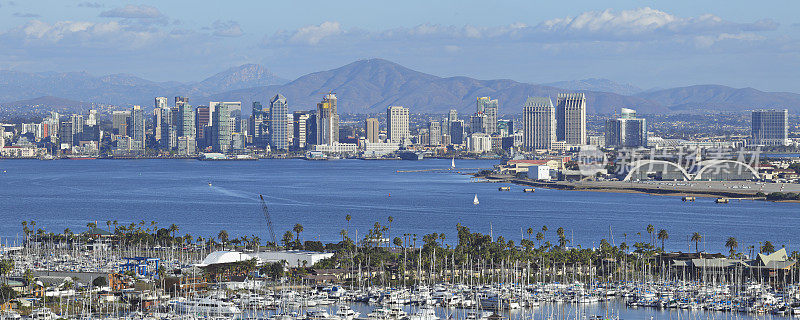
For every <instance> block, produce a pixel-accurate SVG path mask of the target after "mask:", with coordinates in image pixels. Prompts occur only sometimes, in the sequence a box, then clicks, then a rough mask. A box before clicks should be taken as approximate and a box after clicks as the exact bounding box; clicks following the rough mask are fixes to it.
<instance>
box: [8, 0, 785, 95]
mask: <svg viewBox="0 0 800 320" xmlns="http://www.w3.org/2000/svg"><path fill="white" fill-rule="evenodd" d="M309 4H310V5H309V6H299V7H303V8H305V9H304V10H303V11H302V13H301V12H300V11H298V6H292V5H289V4H270V5H269V7H265V6H266V4H258V3H252V2H251V3H247V2H243V3H236V4H227V5H225V6H215V8H214V10H210V9H209V8H208V7H206V6H191V5H188V3H186V2H181V1H175V2H170V3H156V2H143V3H141V4H138V5H131V4H127V3H123V2H114V1H112V2H104V3H92V2H78V1H76V2H54V3H51V4H50V5H48V6H44V5H41V3H39V2H37V3H19V2H8V3H2V4H0V5H2V7H3V8H4V11H6V12H7V18H8V19H5V20H4V21H3V22H0V44H4V47H6V48H9V49H10V50H9V51H6V54H5V55H2V56H0V69H11V70H18V71H57V72H65V71H88V72H90V73H93V74H97V75H102V74H114V73H132V74H135V75H138V76H141V77H144V78H147V79H152V80H154V81H167V80H170V81H173V80H178V81H191V80H195V79H199V78H202V77H205V76H209V75H211V74H213V73H214V72H216V71H217V69H218V68H219V66H227V67H231V66H236V65H241V64H244V63H260V64H262V65H265V66H266V67H267V68H268V69H269V70H272V71H273V72H275V73H276V74H277V75H279V76H282V77H284V78H287V79H294V78H296V77H298V76H300V75H302V74H305V73H309V72H313V71H316V70H326V69H331V68H333V67H336V66H339V65H342V64H344V63H347V62H349V61H353V60H357V59H363V58H385V59H390V60H393V61H397V62H399V63H402V64H405V65H409V66H410V67H412V68H415V69H422V70H426V71H427V72H430V73H435V74H441V75H443V76H458V75H466V76H471V77H475V78H479V79H503V78H511V79H515V80H518V81H522V82H527V83H551V82H556V81H564V80H577V79H585V78H608V79H613V80H615V81H617V82H621V83H631V84H634V85H636V86H639V87H641V88H643V89H649V88H653V87H675V86H685V85H693V84H707V83H718V84H722V85H729V86H734V87H755V88H759V89H762V90H767V91H796V90H795V88H796V81H795V78H794V75H793V74H792V73H791V72H790V71H789V70H792V69H796V68H792V66H798V63H800V59H798V55H797V52H798V50H797V48H798V34H799V33H800V21H797V20H798V19H797V18H796V17H794V16H792V15H790V14H788V12H791V11H792V10H791V9H788V8H793V7H796V6H797V4H795V3H792V2H788V1H778V2H772V3H765V4H760V5H759V6H757V7H755V6H752V5H749V3H745V2H733V3H730V2H726V3H725V5H724V6H720V5H719V4H720V3H718V2H709V3H704V4H695V3H692V4H691V5H690V4H689V2H671V3H669V4H666V3H659V4H655V3H639V2H634V1H619V2H617V3H615V4H614V5H608V4H599V3H593V2H590V1H579V2H577V3H576V4H575V5H573V6H561V5H558V4H556V3H537V4H530V3H526V2H521V1H511V2H506V3H504V4H503V5H501V6H490V5H488V4H481V3H477V2H476V3H472V4H461V3H454V2H442V3H437V4H435V5H430V4H427V6H428V8H429V9H428V10H425V11H424V12H419V11H418V10H413V8H415V4H414V2H409V3H394V4H392V3H387V4H382V5H381V6H380V7H376V6H374V5H368V6H362V5H359V4H357V3H356V2H342V3H337V4H335V5H333V4H325V3H322V2H314V1H311V2H309ZM261 7H264V8H263V9H264V10H253V9H258V8H261ZM270 10H281V11H282V12H287V13H288V14H286V15H284V16H285V17H278V18H276V19H277V20H276V22H279V23H276V24H264V23H263V22H261V21H262V19H254V15H255V13H256V12H268V11H270ZM251 12H252V13H251ZM356 12H357V13H360V14H355V13H356ZM403 12H408V13H410V12H414V14H413V15H403V14H397V13H403ZM388 13H395V14H391V15H390V14H388ZM387 16H390V17H391V18H387ZM477 16H480V17H482V19H474V17H477ZM210 43H215V44H218V45H215V46H208V44H210ZM396 44H400V45H399V46H397V45H396ZM486 46H488V47H490V48H492V49H494V50H492V51H494V52H496V53H498V54H495V55H494V56H487V55H485V54H482V53H480V52H484V51H485V50H476V49H477V48H481V47H486ZM354 47H358V48H359V49H360V50H353V48H354ZM144 48H148V50H144V51H143V50H142V49H144ZM198 48H204V50H197V49H198ZM323 48H324V50H326V53H327V54H326V55H319V54H318V53H319V52H320V50H323ZM392 48H394V49H401V50H394V51H392V50H388V49H392ZM97 52H103V56H98V54H97ZM176 52H177V53H181V54H175V53H176ZM420 52H422V53H425V54H424V55H423V56H418V55H417V54H416V53H420ZM522 52H528V53H533V54H534V55H533V56H528V55H526V56H524V57H523V56H520V54H521V53H522ZM677 57H680V58H681V59H679V61H676V59H675V58H677ZM122 61H125V63H121V62H122ZM476 61H481V62H482V63H480V64H476V63H475V62H476ZM465 65H469V66H471V67H470V68H467V69H465V68H463V66H465ZM642 69H646V70H648V72H646V73H642V72H640V71H641V70H642ZM556 70H558V72H555V71H556ZM165 71H166V72H165ZM542 71H544V72H542ZM553 74H557V76H553ZM739 74H748V77H734V75H739Z"/></svg>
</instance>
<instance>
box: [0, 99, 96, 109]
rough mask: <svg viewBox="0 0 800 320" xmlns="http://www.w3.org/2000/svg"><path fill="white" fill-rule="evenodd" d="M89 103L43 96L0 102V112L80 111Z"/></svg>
mask: <svg viewBox="0 0 800 320" xmlns="http://www.w3.org/2000/svg"><path fill="white" fill-rule="evenodd" d="M90 105H91V104H89V103H85V102H81V101H75V100H69V99H64V98H59V97H53V96H44V97H38V98H34V99H28V100H19V101H11V102H5V103H0V112H3V113H5V112H10V113H26V112H29V113H44V112H46V111H50V110H52V111H58V112H81V111H85V110H87V109H88V108H89V106H90Z"/></svg>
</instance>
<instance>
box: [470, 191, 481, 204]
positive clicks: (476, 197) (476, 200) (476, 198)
mask: <svg viewBox="0 0 800 320" xmlns="http://www.w3.org/2000/svg"><path fill="white" fill-rule="evenodd" d="M479 203H480V201H478V194H477V193H476V194H475V199H473V200H472V204H476V205H477V204H479Z"/></svg>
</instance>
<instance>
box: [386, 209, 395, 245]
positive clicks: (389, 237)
mask: <svg viewBox="0 0 800 320" xmlns="http://www.w3.org/2000/svg"><path fill="white" fill-rule="evenodd" d="M387 220H389V229H388V230H387V231H388V233H389V234H388V235H387V236H386V238H387V239H391V238H392V222H394V217H392V216H389V218H388V219H387ZM387 246H388V244H387Z"/></svg>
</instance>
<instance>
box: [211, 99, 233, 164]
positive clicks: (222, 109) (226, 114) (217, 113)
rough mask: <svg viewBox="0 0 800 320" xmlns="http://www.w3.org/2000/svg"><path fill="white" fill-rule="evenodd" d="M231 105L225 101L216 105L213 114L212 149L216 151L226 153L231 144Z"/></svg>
mask: <svg viewBox="0 0 800 320" xmlns="http://www.w3.org/2000/svg"><path fill="white" fill-rule="evenodd" d="M229 108H230V106H229V105H227V104H224V103H221V104H217V105H215V110H214V114H213V115H212V116H211V132H212V138H211V149H212V150H213V151H214V152H220V153H226V152H228V149H229V148H230V146H231V127H230V126H231V119H230V118H231V117H230V109H229Z"/></svg>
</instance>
